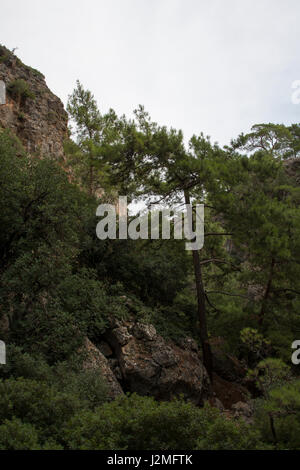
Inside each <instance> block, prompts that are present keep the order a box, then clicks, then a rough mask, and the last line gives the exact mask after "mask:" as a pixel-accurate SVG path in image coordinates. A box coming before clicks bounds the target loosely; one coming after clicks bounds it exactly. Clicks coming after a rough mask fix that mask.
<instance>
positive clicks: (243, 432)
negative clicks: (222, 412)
mask: <svg viewBox="0 0 300 470" xmlns="http://www.w3.org/2000/svg"><path fill="white" fill-rule="evenodd" d="M197 448H198V449H199V450H271V449H272V445H270V444H265V443H263V442H262V439H261V434H260V432H259V430H257V429H255V428H253V427H252V426H251V425H247V424H245V422H244V421H243V420H239V421H230V420H226V419H224V418H220V417H218V418H216V419H215V420H214V422H213V423H212V424H211V426H210V427H209V428H208V430H207V432H206V435H205V436H204V437H202V438H200V439H199V441H198V445H197Z"/></svg>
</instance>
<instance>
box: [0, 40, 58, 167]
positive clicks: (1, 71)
mask: <svg viewBox="0 0 300 470" xmlns="http://www.w3.org/2000/svg"><path fill="white" fill-rule="evenodd" d="M0 80H2V81H4V83H5V85H6V104H2V105H1V104H0V127H3V128H5V129H11V130H12V131H13V132H14V133H15V134H16V135H17V136H18V137H19V139H20V140H21V142H22V143H23V145H24V147H25V149H26V150H27V152H28V153H30V154H32V155H37V156H40V157H44V156H49V157H52V158H55V159H57V160H59V159H61V158H63V156H64V152H63V142H64V140H65V138H66V137H67V113H66V111H65V110H64V107H63V104H62V102H61V101H60V99H59V98H57V97H56V96H55V95H54V94H53V93H52V92H51V91H50V90H49V88H48V87H47V85H46V82H45V78H44V76H43V75H42V74H41V73H40V72H38V71H37V70H34V69H32V68H31V67H28V66H26V65H24V64H23V63H22V62H21V61H20V59H18V58H17V57H16V56H15V55H14V54H13V53H12V52H10V51H9V50H8V49H6V48H5V47H3V46H0Z"/></svg>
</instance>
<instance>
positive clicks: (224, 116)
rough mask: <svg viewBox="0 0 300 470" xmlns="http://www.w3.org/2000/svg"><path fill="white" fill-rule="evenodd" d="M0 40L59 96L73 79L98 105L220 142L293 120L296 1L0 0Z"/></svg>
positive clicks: (299, 111) (299, 109) (297, 63)
mask: <svg viewBox="0 0 300 470" xmlns="http://www.w3.org/2000/svg"><path fill="white" fill-rule="evenodd" d="M0 19H1V22H0V24H1V30H0V33H1V34H0V43H2V44H4V45H6V46H7V47H9V48H10V49H11V48H13V47H18V50H17V54H18V55H19V57H20V58H21V59H22V60H23V61H24V62H25V63H26V64H28V65H31V66H32V67H35V68H37V69H39V70H40V71H41V72H42V73H43V74H44V75H45V76H46V80H47V83H48V85H49V87H50V88H51V89H52V91H54V92H55V93H56V94H57V95H58V96H59V97H60V98H61V99H62V100H63V101H64V102H66V100H67V96H68V94H69V93H70V92H71V91H72V89H73V88H74V85H75V81H76V79H77V78H79V79H80V81H81V82H82V83H83V84H84V86H85V87H86V88H89V89H91V90H92V92H93V93H94V95H95V97H96V99H97V101H98V103H99V106H100V109H101V110H102V111H105V110H107V109H108V108H109V107H112V108H114V109H115V110H116V111H117V112H118V113H125V114H127V115H131V112H132V110H133V109H134V108H135V107H136V106H137V105H138V104H140V103H141V104H144V105H145V107H146V109H147V110H148V111H149V112H150V114H151V116H152V118H153V119H154V120H155V121H157V122H159V123H161V124H166V125H168V126H173V127H176V128H181V129H182V130H183V131H184V134H185V137H186V139H187V138H189V137H190V136H191V135H192V134H193V133H196V134H197V133H199V132H201V131H203V132H204V133H205V134H208V135H210V136H211V137H212V140H213V141H219V142H220V143H221V144H226V143H228V142H229V141H230V139H231V138H232V137H236V136H237V134H238V133H239V132H241V131H247V130H248V129H249V128H250V127H251V125H253V124H254V123H258V122H271V121H272V122H283V123H286V124H288V123H291V122H299V121H300V119H299V116H300V105H295V104H292V102H291V93H292V89H291V84H292V82H293V81H294V80H300V60H299V49H300V47H299V46H300V26H299V25H300V1H299V0H84V1H83V0H81V1H79V0H14V1H12V2H4V0H0Z"/></svg>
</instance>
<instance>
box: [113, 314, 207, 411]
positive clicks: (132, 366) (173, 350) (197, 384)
mask: <svg viewBox="0 0 300 470" xmlns="http://www.w3.org/2000/svg"><path fill="white" fill-rule="evenodd" d="M106 340H107V342H108V344H109V345H110V347H111V349H112V350H113V351H114V355H115V360H116V362H115V367H117V368H119V374H120V375H121V383H122V385H123V388H124V389H126V391H130V392H136V393H139V394H141V395H152V396H154V397H155V398H157V399H159V400H169V399H171V398H172V397H174V396H178V395H180V394H182V395H184V396H185V398H186V399H188V400H190V401H192V402H193V403H195V404H199V405H200V404H202V403H203V401H204V400H205V399H206V398H207V397H208V396H210V393H211V390H210V381H209V378H208V375H207V372H206V370H205V368H204V366H203V364H202V362H201V359H200V353H199V351H198V347H197V345H196V343H195V342H194V341H192V340H190V341H186V342H185V345H180V346H179V345H178V344H175V343H174V342H173V341H170V340H168V341H167V340H165V339H163V338H162V337H161V336H160V335H158V334H157V332H156V330H155V328H154V326H153V325H150V324H143V323H139V322H134V321H128V322H123V323H122V324H121V323H118V322H117V323H116V324H115V325H114V327H113V328H112V329H111V330H110V331H109V332H108V333H107V334H106ZM110 362H111V363H112V360H111V359H110ZM112 366H113V365H112Z"/></svg>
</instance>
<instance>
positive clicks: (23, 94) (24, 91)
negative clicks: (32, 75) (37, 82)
mask: <svg viewBox="0 0 300 470" xmlns="http://www.w3.org/2000/svg"><path fill="white" fill-rule="evenodd" d="M7 91H8V93H9V94H10V95H11V96H12V97H13V98H14V99H15V100H16V101H17V102H18V103H19V105H21V104H24V103H25V101H26V99H27V98H31V99H34V98H35V95H34V93H33V92H32V91H31V90H30V87H29V85H28V83H27V82H26V81H25V80H23V79H22V78H19V79H17V80H14V81H13V82H11V83H10V84H9V85H8V87H7Z"/></svg>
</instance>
